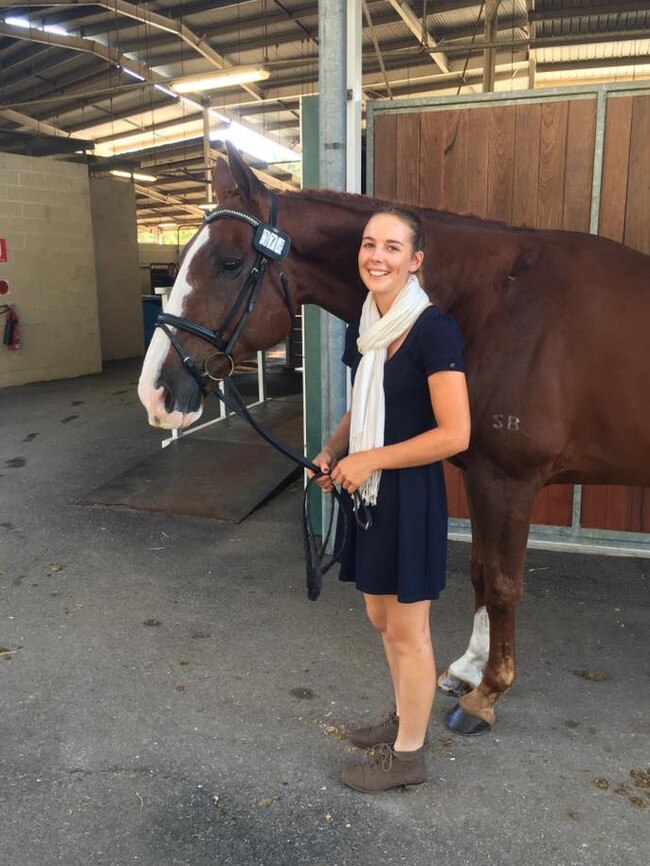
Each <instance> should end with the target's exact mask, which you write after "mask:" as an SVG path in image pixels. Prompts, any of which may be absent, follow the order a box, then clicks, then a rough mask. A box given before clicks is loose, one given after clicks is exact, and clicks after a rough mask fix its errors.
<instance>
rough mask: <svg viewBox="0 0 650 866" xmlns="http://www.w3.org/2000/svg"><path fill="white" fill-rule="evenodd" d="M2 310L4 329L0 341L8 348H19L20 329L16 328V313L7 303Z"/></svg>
mask: <svg viewBox="0 0 650 866" xmlns="http://www.w3.org/2000/svg"><path fill="white" fill-rule="evenodd" d="M2 312H4V314H5V331H4V338H3V340H2V342H3V343H4V345H5V346H6V347H7V348H8V349H12V350H13V351H15V350H16V349H20V331H19V329H18V313H16V311H15V310H14V308H13V307H12V306H11V305H10V304H7V305H6V306H5V307H4V308H3V309H2Z"/></svg>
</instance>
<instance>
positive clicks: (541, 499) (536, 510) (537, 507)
mask: <svg viewBox="0 0 650 866" xmlns="http://www.w3.org/2000/svg"><path fill="white" fill-rule="evenodd" d="M530 522H531V523H534V524H536V525H538V526H539V525H546V524H548V488H547V487H545V488H544V489H543V490H540V492H539V493H538V494H537V499H536V500H535V504H534V505H533V513H532V516H531V518H530Z"/></svg>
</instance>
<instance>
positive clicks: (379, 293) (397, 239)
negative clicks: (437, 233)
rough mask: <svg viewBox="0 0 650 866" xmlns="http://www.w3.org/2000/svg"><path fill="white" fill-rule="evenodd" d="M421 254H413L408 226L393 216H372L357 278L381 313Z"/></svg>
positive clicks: (362, 246) (421, 257) (362, 241)
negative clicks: (359, 277)
mask: <svg viewBox="0 0 650 866" xmlns="http://www.w3.org/2000/svg"><path fill="white" fill-rule="evenodd" d="M423 258H424V253H423V252H421V251H420V252H417V253H415V252H413V233H412V231H411V228H410V226H409V225H408V224H407V223H405V222H403V221H402V220H401V219H400V218H399V217H397V216H395V215H394V214H376V215H375V216H374V217H372V218H371V219H370V221H369V222H368V224H367V225H366V227H365V229H364V230H363V238H362V239H361V247H360V249H359V274H360V276H361V279H362V280H363V282H364V284H365V286H366V288H367V289H368V291H369V292H372V294H373V295H374V297H375V301H376V303H377V307H378V308H379V312H380V313H382V314H383V313H385V312H386V311H387V310H388V309H389V308H390V305H391V304H392V303H393V301H394V300H395V298H396V297H397V295H398V294H399V293H400V292H401V290H402V289H403V288H404V285H405V283H406V281H407V280H408V278H409V276H410V274H414V273H415V272H416V271H417V269H418V268H419V267H420V265H421V264H422V259H423Z"/></svg>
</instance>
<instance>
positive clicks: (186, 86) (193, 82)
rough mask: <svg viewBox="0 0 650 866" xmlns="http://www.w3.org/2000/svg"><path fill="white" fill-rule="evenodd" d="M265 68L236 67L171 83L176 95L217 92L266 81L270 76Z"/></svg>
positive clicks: (187, 77)
mask: <svg viewBox="0 0 650 866" xmlns="http://www.w3.org/2000/svg"><path fill="white" fill-rule="evenodd" d="M270 74H271V73H270V72H269V70H268V69H264V67H263V66H234V67H232V69H219V70H217V71H216V72H206V73H204V74H200V75H187V76H185V77H183V78H176V79H175V80H174V81H172V82H171V88H172V90H174V91H176V93H196V92H198V91H202V90H215V89H216V88H217V87H234V86H235V85H237V84H251V83H252V82H254V81H266V79H267V78H268V77H269V76H270Z"/></svg>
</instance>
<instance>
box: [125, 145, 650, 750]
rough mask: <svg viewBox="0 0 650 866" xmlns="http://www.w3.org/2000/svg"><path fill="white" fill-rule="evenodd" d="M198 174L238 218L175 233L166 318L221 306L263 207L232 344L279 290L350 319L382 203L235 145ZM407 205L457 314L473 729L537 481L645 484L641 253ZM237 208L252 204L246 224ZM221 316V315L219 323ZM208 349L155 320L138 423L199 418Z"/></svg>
mask: <svg viewBox="0 0 650 866" xmlns="http://www.w3.org/2000/svg"><path fill="white" fill-rule="evenodd" d="M212 180H213V186H214V192H215V195H216V198H217V200H218V201H219V209H220V210H221V209H223V208H228V209H233V210H235V211H237V212H238V213H239V214H240V217H239V218H219V219H215V220H211V221H208V219H209V218H208V219H206V222H205V224H204V225H203V227H202V228H201V229H200V230H199V231H198V232H197V235H196V236H195V237H194V238H193V240H192V241H190V243H189V244H188V245H187V247H186V249H185V252H184V255H183V259H182V263H181V268H180V272H179V274H178V276H177V278H176V282H175V285H174V288H173V290H172V293H171V297H170V303H169V306H168V308H167V311H168V313H170V314H172V317H173V316H174V315H175V316H183V317H184V318H185V319H186V320H192V321H193V322H194V323H199V324H200V325H204V326H207V327H208V328H209V329H210V330H212V329H216V328H217V327H218V326H219V325H220V324H221V323H223V322H224V318H226V317H227V315H228V312H229V311H230V310H231V308H232V307H233V306H237V299H239V301H241V294H240V293H241V291H242V287H243V286H244V284H245V283H246V282H247V280H248V281H250V278H249V273H250V270H251V267H252V266H253V263H254V261H256V251H255V250H253V247H252V240H253V234H254V232H253V228H254V224H255V223H257V222H259V221H262V222H269V221H271V222H274V223H276V224H277V225H278V226H279V228H280V229H282V230H283V231H284V232H286V234H288V235H289V236H290V237H291V239H292V247H291V251H290V253H289V255H288V257H287V258H286V260H285V261H283V262H281V263H280V262H275V263H274V262H272V261H271V262H270V263H269V267H268V268H267V270H266V272H265V273H264V271H263V279H262V281H261V285H260V287H259V301H258V303H257V305H256V306H255V308H254V310H253V311H252V312H251V313H250V315H249V316H248V318H247V319H246V322H245V326H244V327H242V328H241V329H240V333H239V334H238V338H237V342H236V345H235V346H234V347H231V351H230V352H229V354H231V355H232V356H233V359H234V361H239V360H241V359H244V358H248V357H250V356H251V355H252V354H253V353H254V352H255V350H257V349H263V348H267V347H271V346H273V345H275V344H277V343H278V342H279V341H280V340H282V339H283V338H284V337H286V335H287V334H288V332H289V328H290V324H291V315H290V310H289V309H288V305H289V304H291V305H292V306H293V308H294V309H297V308H298V306H299V305H300V304H307V303H309V304H317V305H318V306H320V307H322V308H324V309H325V310H327V311H328V312H330V313H333V314H334V315H335V316H338V317H339V318H341V319H343V320H344V321H346V322H349V321H350V320H351V319H352V318H353V317H354V316H355V315H357V314H358V313H359V311H360V308H361V304H362V302H363V299H364V296H365V289H364V288H363V287H362V286H361V284H360V282H359V280H358V278H357V263H356V262H357V250H358V247H359V242H360V237H361V230H362V228H363V226H364V225H365V223H366V222H367V220H368V219H369V217H370V216H371V215H372V213H373V212H374V211H376V210H377V209H378V208H379V207H381V206H384V205H385V204H386V203H385V202H379V201H377V200H373V199H370V198H366V197H364V196H360V195H347V194H340V193H333V192H327V191H323V190H304V191H302V192H295V193H293V192H290V193H286V192H285V193H279V194H278V195H277V197H273V196H271V194H270V193H269V191H268V190H267V189H266V188H265V187H264V186H263V185H262V184H261V183H260V182H259V181H258V180H257V178H256V177H255V176H254V175H253V173H252V172H251V171H250V169H249V168H248V166H247V165H246V164H245V163H244V162H243V160H242V159H241V157H240V155H239V154H238V152H237V151H236V150H235V149H234V148H232V147H229V164H228V163H227V162H226V161H225V160H224V159H219V160H218V161H217V164H216V166H215V168H214V172H213V178H212ZM276 209H277V213H276V218H275V219H272V218H271V219H270V217H269V214H273V212H274V211H275V210H276ZM414 209H415V210H417V211H418V213H419V214H420V215H421V217H422V219H423V221H424V224H425V229H426V256H425V263H424V269H425V278H424V285H425V287H426V289H427V291H428V292H429V293H430V295H431V296H432V298H435V302H436V304H438V306H439V307H440V308H441V309H442V310H444V311H446V312H448V313H450V314H451V315H452V316H453V317H454V318H455V319H456V320H457V321H458V323H459V325H460V327H461V329H462V332H463V335H464V338H465V346H466V368H467V378H468V384H469V393H470V400H471V411H472V438H471V444H470V447H469V449H468V450H467V451H466V452H465V453H464V454H462V455H459V457H458V458H455V459H454V460H453V462H454V463H455V464H456V465H458V466H460V467H461V468H462V469H463V470H464V478H465V484H466V489H467V497H468V501H469V505H470V512H471V523H472V537H473V543H472V555H471V579H472V583H473V586H474V592H475V604H476V607H475V610H476V613H475V616H474V628H473V632H472V636H471V640H470V643H469V647H468V649H467V652H466V653H465V654H464V655H463V656H462V657H461V658H460V659H458V660H456V661H455V662H453V664H451V665H450V667H449V671H448V672H446V673H445V674H443V675H442V676H441V678H440V680H439V684H440V685H441V687H442V688H443V689H444V690H447V691H450V692H456V693H459V694H460V695H461V697H460V704H459V706H458V707H456V709H455V710H454V711H452V714H451V715H450V718H449V720H448V723H449V724H450V727H451V728H452V729H453V730H456V731H459V732H462V733H479V732H481V731H484V730H489V728H490V727H491V726H492V725H493V724H494V721H495V714H494V707H495V704H496V702H497V700H498V699H499V698H500V697H501V695H503V694H504V692H505V691H506V690H507V689H508V688H509V687H510V686H511V685H512V682H513V680H514V677H515V609H516V607H517V604H518V602H519V599H520V597H521V593H522V580H523V564H524V553H525V548H526V541H527V537H528V530H529V525H530V519H531V511H532V507H533V503H534V501H535V497H536V496H537V494H538V492H539V491H540V489H541V488H542V487H543V486H544V485H547V484H552V483H555V482H569V483H576V484H630V485H650V399H649V397H648V395H649V394H650V339H649V336H648V335H649V334H650V257H648V256H645V255H642V254H641V253H638V252H634V251H632V250H630V249H627V248H626V247H624V246H621V245H620V244H617V243H614V242H613V241H609V240H606V239H603V238H599V237H595V236H591V235H586V234H578V233H573V232H562V231H538V230H532V229H521V228H512V227H510V226H507V225H504V224H501V223H496V222H489V221H485V220H481V219H478V218H476V217H471V216H458V215H455V214H450V213H444V212H439V211H435V210H431V209H427V208H414ZM242 213H244V214H247V215H249V216H252V217H254V218H256V219H254V221H253V223H250V224H246V222H245V221H244V220H243V219H242V218H241V214H242ZM221 216H225V215H224V214H221ZM251 226H252V227H251ZM280 269H282V271H283V274H282V280H281V279H280V278H279V271H280ZM235 318H236V317H235ZM227 321H228V323H230V321H231V319H227ZM233 328H235V326H234V325H230V324H228V325H227V327H224V330H225V331H228V332H229V333H228V334H227V337H230V336H231V335H232V330H233ZM170 333H171V334H172V335H176V337H177V338H178V340H180V341H181V342H182V349H183V352H184V353H186V354H188V355H189V356H191V358H192V359H193V360H194V363H195V364H196V366H195V368H194V373H191V371H190V370H189V369H188V367H187V366H184V365H183V363H181V359H180V357H179V353H178V347H177V350H176V351H174V349H173V348H172V347H171V345H170V342H169V339H168V335H169V334H170ZM227 337H226V339H224V345H225V342H226V340H227ZM206 359H208V362H209V365H210V372H211V373H212V374H213V375H227V374H228V372H229V371H230V369H231V364H230V363H229V362H228V361H227V360H226V359H225V358H224V357H223V355H221V354H220V353H218V352H215V349H214V346H210V345H209V344H208V343H207V342H206V341H205V340H204V339H202V338H201V337H200V336H198V335H197V333H196V330H195V331H194V332H190V333H188V332H187V331H181V330H178V329H177V328H175V327H174V326H173V324H172V325H171V326H170V325H168V326H167V333H163V332H162V331H161V330H160V329H158V330H157V332H156V334H155V335H154V338H153V340H152V342H151V345H150V348H149V350H148V352H147V356H146V358H145V363H144V367H143V370H142V376H141V379H140V384H139V395H140V399H141V401H142V403H143V405H144V406H145V408H146V410H147V412H148V415H149V422H150V423H151V424H154V425H156V426H159V427H187V426H188V425H189V424H191V423H192V422H193V421H195V420H196V419H197V418H198V417H199V415H200V413H201V403H202V394H201V391H200V390H199V386H198V385H197V381H199V379H198V378H197V376H196V372H197V369H198V368H199V367H200V366H201V365H203V364H204V363H205V361H206ZM188 363H191V362H188Z"/></svg>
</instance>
